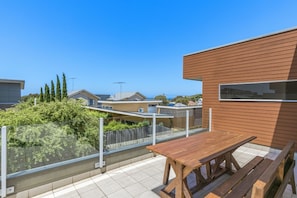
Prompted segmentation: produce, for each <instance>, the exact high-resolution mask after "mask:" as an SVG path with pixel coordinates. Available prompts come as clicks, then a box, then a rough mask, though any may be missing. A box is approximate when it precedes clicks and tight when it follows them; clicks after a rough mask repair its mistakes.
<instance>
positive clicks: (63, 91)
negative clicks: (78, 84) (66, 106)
mask: <svg viewBox="0 0 297 198" xmlns="http://www.w3.org/2000/svg"><path fill="white" fill-rule="evenodd" d="M62 98H68V94H67V84H66V76H65V74H64V73H63V88H62Z"/></svg>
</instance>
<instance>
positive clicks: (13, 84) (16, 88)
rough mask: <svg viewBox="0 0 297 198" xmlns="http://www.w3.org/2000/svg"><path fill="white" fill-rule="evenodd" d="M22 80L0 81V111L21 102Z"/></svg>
mask: <svg viewBox="0 0 297 198" xmlns="http://www.w3.org/2000/svg"><path fill="white" fill-rule="evenodd" d="M24 87H25V81H24V80H11V79H0V109H6V108H9V107H11V106H13V105H15V104H17V103H19V102H20V100H21V90H22V89H24Z"/></svg>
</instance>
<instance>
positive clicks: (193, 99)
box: [189, 94, 202, 102]
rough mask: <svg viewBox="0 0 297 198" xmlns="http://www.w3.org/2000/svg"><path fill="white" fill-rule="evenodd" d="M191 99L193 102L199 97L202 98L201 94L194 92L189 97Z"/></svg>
mask: <svg viewBox="0 0 297 198" xmlns="http://www.w3.org/2000/svg"><path fill="white" fill-rule="evenodd" d="M189 98H190V100H191V101H193V102H195V101H198V100H199V98H202V94H195V95H192V96H190V97H189Z"/></svg>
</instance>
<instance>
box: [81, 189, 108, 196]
mask: <svg viewBox="0 0 297 198" xmlns="http://www.w3.org/2000/svg"><path fill="white" fill-rule="evenodd" d="M79 195H80V197H81V198H104V197H107V196H106V195H105V194H104V193H103V192H102V191H101V190H100V189H99V188H94V189H90V190H88V191H84V192H83V193H79Z"/></svg>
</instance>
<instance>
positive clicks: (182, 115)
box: [157, 103, 202, 128]
mask: <svg viewBox="0 0 297 198" xmlns="http://www.w3.org/2000/svg"><path fill="white" fill-rule="evenodd" d="M178 104H181V103H177V104H176V105H175V106H157V111H158V113H160V114H165V115H172V116H173V119H171V120H165V121H164V122H166V121H167V122H171V123H164V124H165V125H168V126H170V125H173V126H175V127H176V128H185V126H186V123H187V120H186V117H187V111H188V116H189V127H190V128H198V127H201V125H202V107H201V106H198V105H195V106H194V105H192V106H186V105H183V104H181V105H178Z"/></svg>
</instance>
